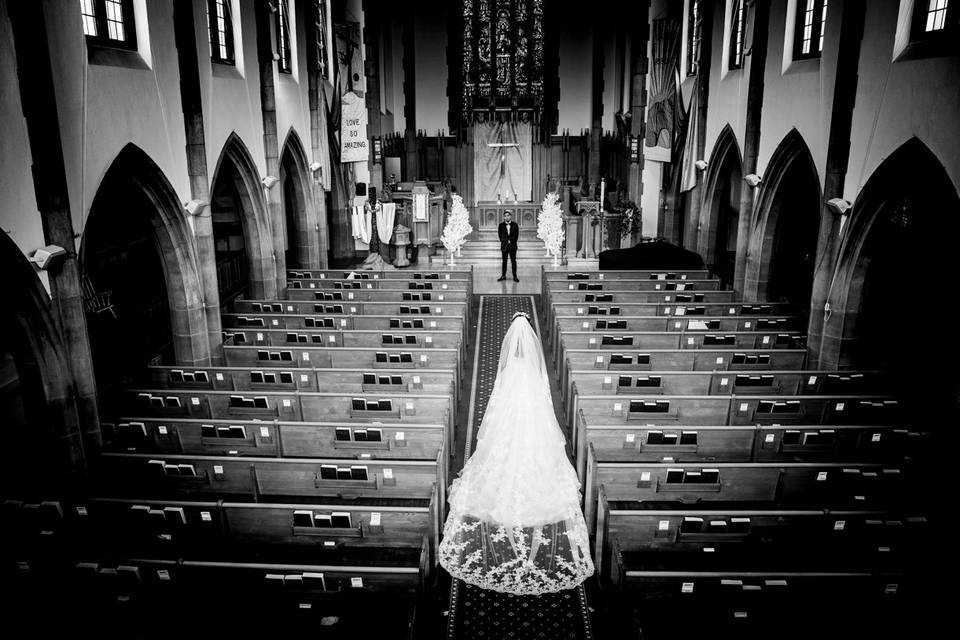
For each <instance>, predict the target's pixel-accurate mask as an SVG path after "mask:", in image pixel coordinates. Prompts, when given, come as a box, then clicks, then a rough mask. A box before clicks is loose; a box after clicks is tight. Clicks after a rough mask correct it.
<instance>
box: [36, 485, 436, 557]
mask: <svg viewBox="0 0 960 640" xmlns="http://www.w3.org/2000/svg"><path fill="white" fill-rule="evenodd" d="M422 503H423V504H422V505H421V506H409V505H407V506H390V505H389V504H363V503H360V504H322V503H318V504H313V503H251V502H223V501H216V502H192V501H183V500H138V499H129V498H109V497H96V498H91V499H79V500H70V501H66V502H63V503H62V504H63V506H64V510H65V511H64V512H65V513H66V514H67V516H66V518H65V519H64V526H63V527H62V528H61V529H59V530H57V531H56V532H55V533H56V534H58V535H61V536H62V537H63V538H69V539H71V540H73V541H75V542H76V543H77V544H78V545H79V548H82V549H99V550H102V551H106V550H111V551H113V552H114V553H116V554H118V555H124V554H132V553H140V554H145V555H149V556H155V557H160V558H182V557H189V556H190V555H193V556H197V555H201V556H203V557H207V558H209V559H214V558H221V559H228V558H233V559H237V558H239V557H242V556H244V555H247V556H249V555H250V554H251V553H254V552H256V551H257V549H258V548H267V549H270V548H274V547H283V548H286V549H287V550H288V551H289V552H290V553H292V554H301V557H302V554H303V553H304V551H310V550H314V551H316V549H317V548H318V547H321V548H336V547H337V546H340V545H343V544H345V543H346V544H351V545H354V546H361V545H367V546H385V547H394V546H404V545H406V546H411V545H412V546H416V547H419V546H420V542H421V540H422V539H423V537H424V536H426V537H427V539H428V540H429V541H430V545H431V548H430V559H431V562H430V564H429V565H428V570H429V569H432V568H433V567H434V566H436V562H437V553H436V552H437V545H438V544H439V540H438V535H439V523H438V522H437V516H438V514H439V506H438V505H437V504H435V503H434V502H432V501H431V502H428V501H422ZM77 507H80V509H81V510H82V512H83V514H84V515H83V516H79V515H76V513H77V512H78V510H77ZM333 514H337V515H336V517H334V516H333ZM314 556H315V553H314Z"/></svg>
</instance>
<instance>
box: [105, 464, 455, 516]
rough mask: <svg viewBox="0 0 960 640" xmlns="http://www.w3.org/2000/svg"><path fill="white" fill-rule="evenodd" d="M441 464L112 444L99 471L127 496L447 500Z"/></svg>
mask: <svg viewBox="0 0 960 640" xmlns="http://www.w3.org/2000/svg"><path fill="white" fill-rule="evenodd" d="M174 467H176V468H174ZM442 467H443V463H442V462H441V461H440V457H439V456H438V457H437V460H432V461H430V460H373V459H369V460H367V459H365V460H350V459H343V458H339V459H338V458H319V459H317V458H260V457H244V458H239V457H227V456H199V455H173V454H142V453H110V452H106V453H103V454H102V455H101V456H100V457H99V459H98V462H97V464H96V465H95V471H94V474H93V479H94V487H95V488H96V490H98V491H99V492H100V493H110V494H113V495H116V496H117V497H128V498H184V499H186V498H189V499H200V500H204V499H238V500H250V499H253V500H255V501H257V502H260V501H267V502H270V501H272V502H278V501H286V502H299V501H301V500H304V499H309V500H311V501H321V502H322V501H325V500H328V499H331V498H336V499H347V500H350V499H354V500H355V499H359V498H362V499H368V498H387V499H412V500H431V499H433V496H435V495H436V496H438V497H439V499H440V500H441V504H442V499H443V497H444V496H443V494H442V493H441V491H444V490H445V489H446V487H443V486H440V485H439V480H440V477H441V472H440V470H441V469H442ZM364 477H366V479H364ZM444 493H445V491H444Z"/></svg>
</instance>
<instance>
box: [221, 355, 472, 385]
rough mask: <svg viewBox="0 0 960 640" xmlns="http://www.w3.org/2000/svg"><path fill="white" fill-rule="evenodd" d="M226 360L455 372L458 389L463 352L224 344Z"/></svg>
mask: <svg viewBox="0 0 960 640" xmlns="http://www.w3.org/2000/svg"><path fill="white" fill-rule="evenodd" d="M223 355H224V361H225V362H226V364H227V366H230V367H244V368H250V369H259V368H262V367H284V368H286V367H293V368H305V367H318V368H323V369H374V370H379V369H391V370H392V369H407V370H409V371H411V373H413V372H415V371H419V370H421V369H427V370H432V369H446V370H448V371H453V373H454V376H455V379H454V384H455V388H459V385H460V372H461V362H460V351H459V349H436V348H431V349H416V348H414V349H408V348H403V347H400V348H396V347H393V348H388V347H383V348H373V347H313V346H311V347H301V346H295V347H294V346H291V347H271V348H264V347H257V346H252V347H245V346H237V345H224V347H223Z"/></svg>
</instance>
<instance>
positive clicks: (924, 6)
mask: <svg viewBox="0 0 960 640" xmlns="http://www.w3.org/2000/svg"><path fill="white" fill-rule="evenodd" d="M957 24H958V17H957V3H956V2H953V3H951V2H950V0H916V1H915V2H914V5H913V23H912V24H911V34H910V40H911V41H914V42H916V41H919V40H928V39H931V38H939V37H943V36H945V35H946V34H948V33H950V32H951V31H952V32H956V30H957Z"/></svg>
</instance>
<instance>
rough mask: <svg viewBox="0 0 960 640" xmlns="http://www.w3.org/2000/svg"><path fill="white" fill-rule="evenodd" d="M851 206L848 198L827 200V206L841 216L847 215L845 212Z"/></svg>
mask: <svg viewBox="0 0 960 640" xmlns="http://www.w3.org/2000/svg"><path fill="white" fill-rule="evenodd" d="M852 206H853V205H852V204H851V203H850V201H849V200H844V199H843V198H830V199H829V200H827V208H828V209H830V211H833V212H834V213H836V214H838V215H841V216H845V215H847V212H848V211H849V210H850V207H852Z"/></svg>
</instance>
